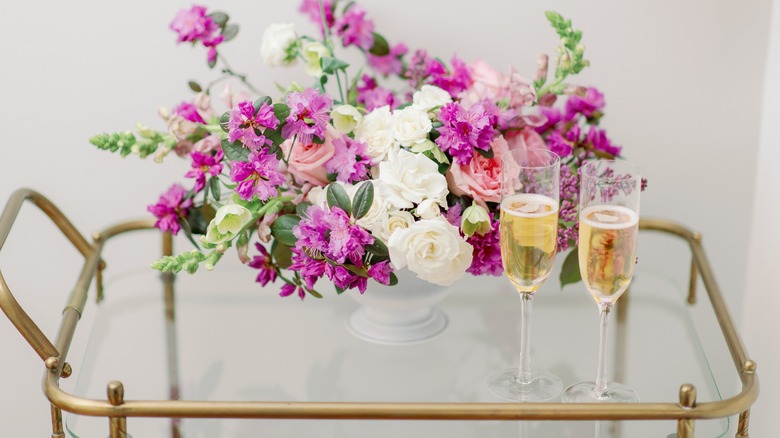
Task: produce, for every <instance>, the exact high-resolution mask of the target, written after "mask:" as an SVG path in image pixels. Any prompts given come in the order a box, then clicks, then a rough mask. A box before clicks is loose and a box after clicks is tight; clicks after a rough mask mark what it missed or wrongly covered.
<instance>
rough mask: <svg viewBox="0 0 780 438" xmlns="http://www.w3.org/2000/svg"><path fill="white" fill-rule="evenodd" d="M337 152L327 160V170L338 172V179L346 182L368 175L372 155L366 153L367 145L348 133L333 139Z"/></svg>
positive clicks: (356, 180) (362, 178) (360, 179)
mask: <svg viewBox="0 0 780 438" xmlns="http://www.w3.org/2000/svg"><path fill="white" fill-rule="evenodd" d="M333 146H334V148H335V150H336V152H335V153H334V154H333V157H332V158H331V159H330V160H328V161H327V162H325V170H327V171H328V172H329V173H335V174H336V180H337V181H341V182H343V183H346V184H352V183H356V182H358V181H362V180H364V179H365V178H366V176H368V168H369V167H370V166H371V164H372V162H371V157H369V156H368V155H366V145H365V144H364V143H362V142H360V141H358V140H353V139H351V138H349V137H347V136H346V135H342V136H341V137H340V138H336V139H334V140H333Z"/></svg>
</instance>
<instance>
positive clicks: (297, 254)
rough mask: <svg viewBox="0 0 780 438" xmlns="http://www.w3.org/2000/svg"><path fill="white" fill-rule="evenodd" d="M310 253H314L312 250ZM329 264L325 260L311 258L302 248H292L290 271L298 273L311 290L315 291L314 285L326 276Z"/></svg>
mask: <svg viewBox="0 0 780 438" xmlns="http://www.w3.org/2000/svg"><path fill="white" fill-rule="evenodd" d="M309 251H310V252H312V251H311V250H309ZM312 253H314V252H312ZM327 264H328V263H327V262H326V261H325V260H320V259H313V258H311V257H309V256H308V255H307V254H306V253H305V252H304V251H303V250H302V249H300V248H297V247H296V248H292V264H291V265H290V268H289V269H290V270H291V271H295V272H297V273H298V274H299V275H300V276H301V278H303V282H304V284H305V285H306V287H307V288H309V289H314V284H315V283H317V280H319V279H320V278H322V276H323V275H324V274H325V267H326V265H327Z"/></svg>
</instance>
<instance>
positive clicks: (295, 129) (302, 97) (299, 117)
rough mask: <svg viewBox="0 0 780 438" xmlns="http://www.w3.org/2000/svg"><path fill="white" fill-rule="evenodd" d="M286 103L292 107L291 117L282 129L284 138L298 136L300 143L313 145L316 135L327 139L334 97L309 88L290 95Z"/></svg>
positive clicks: (288, 117)
mask: <svg viewBox="0 0 780 438" xmlns="http://www.w3.org/2000/svg"><path fill="white" fill-rule="evenodd" d="M286 101H287V106H289V107H290V115H289V116H287V119H285V120H286V121H287V124H286V125H284V127H283V128H282V137H284V138H292V137H293V136H294V135H297V136H298V141H300V142H301V143H303V144H309V143H311V142H312V136H314V135H316V136H317V137H319V138H321V139H324V138H325V128H326V127H327V125H328V122H329V121H330V107H331V105H333V98H332V97H330V96H328V95H327V94H319V93H317V91H315V90H314V89H312V88H307V89H305V90H303V92H300V93H298V92H293V93H290V94H288V95H287V99H286Z"/></svg>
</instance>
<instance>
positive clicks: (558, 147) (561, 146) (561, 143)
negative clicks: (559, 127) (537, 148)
mask: <svg viewBox="0 0 780 438" xmlns="http://www.w3.org/2000/svg"><path fill="white" fill-rule="evenodd" d="M575 141H576V140H575ZM547 145H548V146H549V147H550V150H551V151H553V152H555V154H556V155H558V156H559V157H568V156H569V155H571V152H572V146H571V143H570V142H569V140H567V139H566V138H564V136H562V135H561V133H560V132H558V131H553V132H551V133H550V135H548V136H547Z"/></svg>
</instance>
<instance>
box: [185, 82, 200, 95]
mask: <svg viewBox="0 0 780 438" xmlns="http://www.w3.org/2000/svg"><path fill="white" fill-rule="evenodd" d="M187 85H188V86H189V87H190V90H192V91H194V92H196V93H200V92H201V91H203V87H201V86H200V84H199V83H197V82H195V81H189V82H187Z"/></svg>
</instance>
